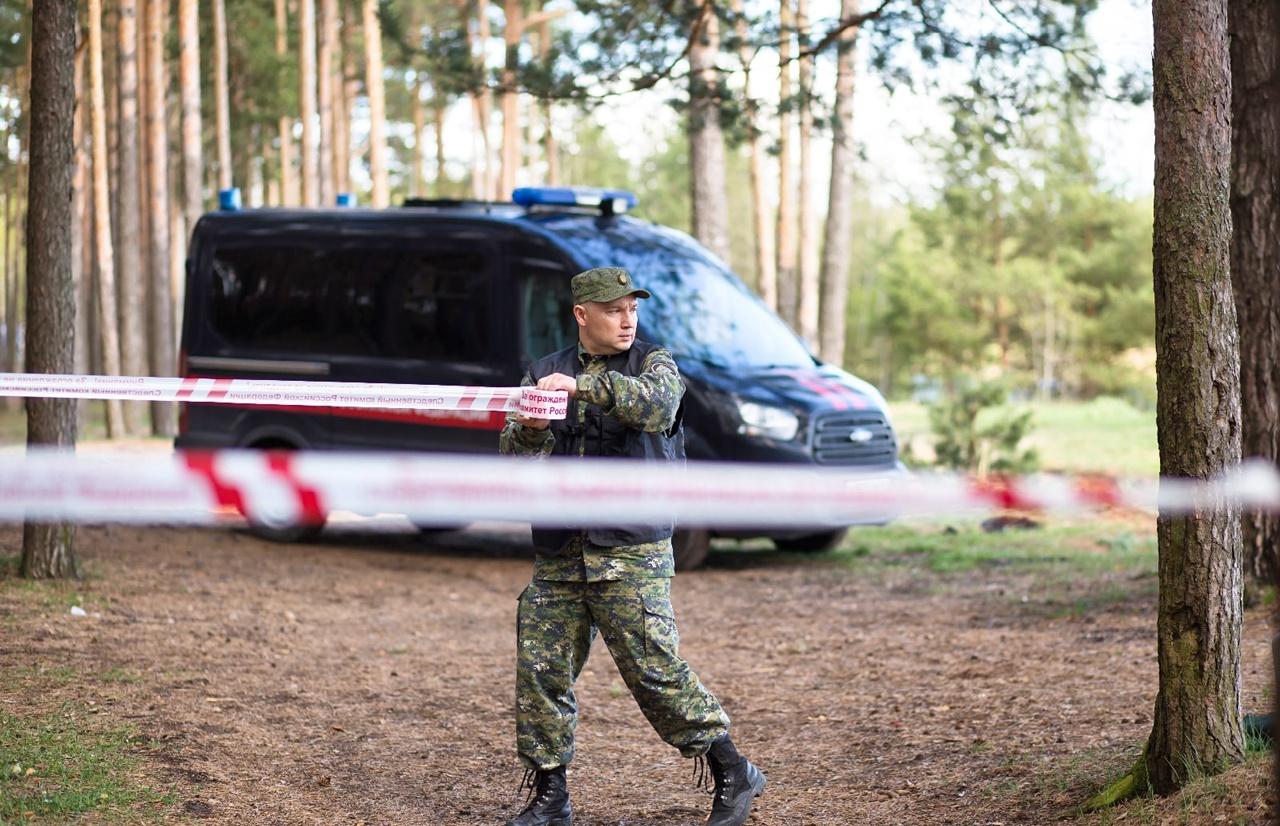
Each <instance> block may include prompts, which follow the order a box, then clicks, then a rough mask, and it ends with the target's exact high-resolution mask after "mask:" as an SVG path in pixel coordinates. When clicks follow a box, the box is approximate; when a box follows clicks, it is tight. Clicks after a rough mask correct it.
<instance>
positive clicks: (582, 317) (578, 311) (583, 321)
mask: <svg viewBox="0 0 1280 826" xmlns="http://www.w3.org/2000/svg"><path fill="white" fill-rule="evenodd" d="M573 317H574V318H575V319H577V321H578V326H579V327H586V326H587V308H586V307H584V306H582V305H581V304H574V305H573Z"/></svg>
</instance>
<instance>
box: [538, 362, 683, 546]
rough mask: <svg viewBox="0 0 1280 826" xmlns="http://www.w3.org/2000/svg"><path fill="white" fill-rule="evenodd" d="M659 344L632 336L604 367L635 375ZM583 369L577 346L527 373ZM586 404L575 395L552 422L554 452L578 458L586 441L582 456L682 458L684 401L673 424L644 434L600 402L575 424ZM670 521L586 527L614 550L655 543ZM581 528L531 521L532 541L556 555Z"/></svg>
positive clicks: (589, 534)
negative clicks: (564, 412) (610, 413)
mask: <svg viewBox="0 0 1280 826" xmlns="http://www.w3.org/2000/svg"><path fill="white" fill-rule="evenodd" d="M657 349H658V347H657V345H654V344H649V343H648V342H644V341H640V340H639V339H636V340H635V341H634V342H633V343H632V345H631V348H630V349H629V350H627V351H626V352H624V353H618V354H617V355H613V356H609V359H608V367H607V369H608V370H612V371H615V372H618V373H621V374H622V375H624V376H638V375H640V373H641V372H642V370H641V368H642V367H643V366H644V360H645V357H646V356H648V355H649V354H650V353H652V352H653V351H654V350H657ZM580 370H581V366H580V365H579V363H578V345H577V344H574V345H573V346H571V347H566V348H565V349H563V350H560V351H559V352H555V353H552V354H551V355H549V356H545V357H543V358H540V359H538V360H537V361H535V362H534V363H533V364H531V365H530V366H529V375H530V377H531V378H532V379H533V380H534V382H537V381H538V380H539V379H541V378H542V377H543V376H549V375H551V374H552V373H562V374H564V375H566V376H576V375H577V374H578V372H579V371H580ZM584 403H585V402H581V401H578V400H576V399H573V400H570V402H569V415H568V416H567V417H566V418H564V419H560V420H556V419H553V420H552V421H551V433H552V434H553V435H554V436H555V446H554V447H553V448H552V450H551V455H552V456H577V455H578V447H579V445H583V444H585V449H584V450H583V452H582V455H583V456H603V457H606V458H611V459H623V458H626V459H643V460H645V461H650V462H674V461H683V460H684V431H683V430H682V429H681V420H682V419H683V418H684V402H683V401H682V402H681V404H680V409H679V410H678V411H677V412H676V420H675V423H674V424H672V426H671V428H670V429H669V430H666V431H663V432H661V433H646V432H645V431H643V430H639V429H637V428H633V427H627V426H626V425H624V424H623V423H622V422H620V421H618V420H617V419H615V418H613V417H612V416H606V415H605V414H604V411H602V410H601V409H600V407H599V406H598V405H594V404H588V405H587V410H586V415H585V416H584V417H583V423H582V424H581V425H579V424H578V410H577V407H578V405H580V404H584ZM672 529H673V525H672V523H671V522H664V523H662V524H656V525H618V526H617V527H613V528H603V527H595V528H587V529H586V532H587V539H588V541H590V542H591V544H593V545H597V546H599V547H602V548H618V547H622V546H624V545H639V544H642V543H645V542H657V541H659V540H661V539H666V538H668V537H670V536H671V534H672ZM581 531H582V529H581V528H573V527H567V526H565V527H554V528H552V527H548V526H539V525H535V526H534V528H533V544H534V545H535V546H536V547H537V548H538V550H539V551H541V552H542V553H544V554H548V555H551V556H555V555H557V554H559V553H561V552H562V551H563V550H564V549H565V547H566V546H567V545H568V544H569V542H570V541H571V540H572V539H573V538H574V537H575V536H577V535H578V534H579V533H580V532H581Z"/></svg>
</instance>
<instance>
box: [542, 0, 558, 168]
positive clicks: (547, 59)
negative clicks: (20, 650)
mask: <svg viewBox="0 0 1280 826" xmlns="http://www.w3.org/2000/svg"><path fill="white" fill-rule="evenodd" d="M543 5H544V6H545V2H544V3H543ZM538 54H539V57H541V58H542V63H543V65H544V66H546V67H547V68H548V69H550V67H551V23H550V21H547V20H544V21H543V22H541V23H539V24H538ZM551 111H552V110H551V98H543V100H542V154H543V155H545V156H546V158H547V185H548V186H559V185H560V150H559V148H558V147H557V146H556V133H555V127H554V125H553V122H552V118H551Z"/></svg>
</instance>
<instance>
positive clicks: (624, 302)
mask: <svg viewBox="0 0 1280 826" xmlns="http://www.w3.org/2000/svg"><path fill="white" fill-rule="evenodd" d="M639 311H640V308H639V302H638V301H637V300H636V297H635V296H634V295H624V296H623V297H622V298H617V299H614V300H613V301H608V302H602V301H587V302H585V303H583V304H575V305H573V317H574V318H576V319H577V320H578V335H579V337H580V338H581V339H582V344H583V346H584V347H586V348H587V351H588V352H590V353H593V354H595V355H598V356H611V355H613V354H615V353H621V352H624V351H626V350H630V349H631V345H632V343H633V342H634V341H635V340H636V321H637V319H638V318H639Z"/></svg>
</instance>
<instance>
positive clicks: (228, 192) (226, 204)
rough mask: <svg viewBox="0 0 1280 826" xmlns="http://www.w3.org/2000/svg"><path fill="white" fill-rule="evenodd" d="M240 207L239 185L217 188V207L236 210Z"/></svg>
mask: <svg viewBox="0 0 1280 826" xmlns="http://www.w3.org/2000/svg"><path fill="white" fill-rule="evenodd" d="M239 208H240V187H238V186H233V187H231V188H230V189H219V190H218V209H222V210H237V209H239Z"/></svg>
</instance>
